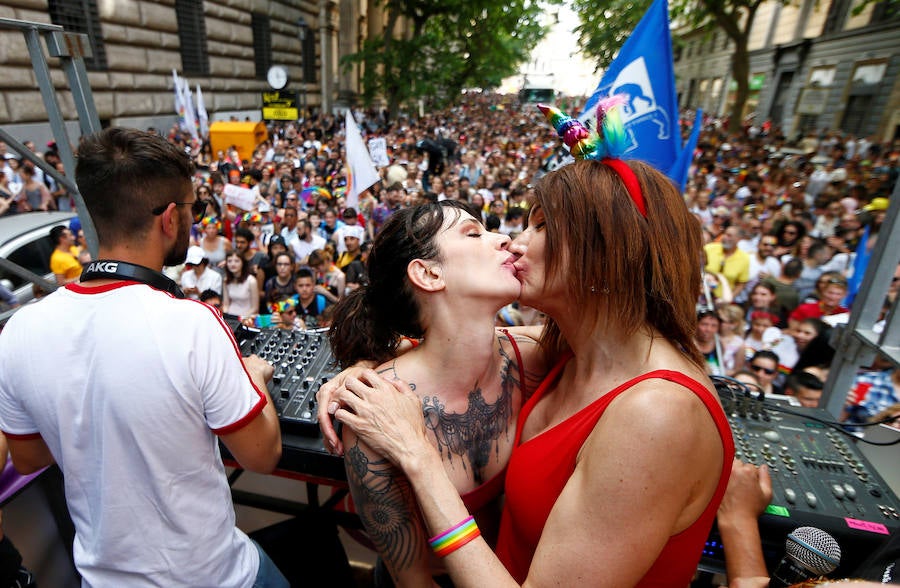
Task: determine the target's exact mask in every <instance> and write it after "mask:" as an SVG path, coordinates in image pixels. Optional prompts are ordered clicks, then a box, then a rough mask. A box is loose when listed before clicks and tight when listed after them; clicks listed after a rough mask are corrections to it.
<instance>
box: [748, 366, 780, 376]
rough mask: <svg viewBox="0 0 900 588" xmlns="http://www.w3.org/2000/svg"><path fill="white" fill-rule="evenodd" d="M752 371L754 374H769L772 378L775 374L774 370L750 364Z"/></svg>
mask: <svg viewBox="0 0 900 588" xmlns="http://www.w3.org/2000/svg"><path fill="white" fill-rule="evenodd" d="M750 369H751V370H753V371H754V372H763V373H764V374H767V375H770V376H771V375H772V374H774V373H775V370H774V369H772V368H767V367H763V366H761V365H753V364H750Z"/></svg>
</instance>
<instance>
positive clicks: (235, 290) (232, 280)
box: [222, 248, 259, 316]
mask: <svg viewBox="0 0 900 588" xmlns="http://www.w3.org/2000/svg"><path fill="white" fill-rule="evenodd" d="M258 311H259V286H258V285H257V282H256V276H254V275H252V274H251V273H250V264H249V263H248V262H247V260H246V258H245V257H244V256H243V255H241V254H240V252H239V248H235V250H234V251H232V252H231V253H229V254H228V256H227V257H225V284H224V286H223V288H222V312H224V313H225V314H232V315H236V316H249V315H251V314H256V313H257V312H258Z"/></svg>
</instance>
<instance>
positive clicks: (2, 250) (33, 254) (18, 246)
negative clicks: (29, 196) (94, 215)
mask: <svg viewBox="0 0 900 588" xmlns="http://www.w3.org/2000/svg"><path fill="white" fill-rule="evenodd" d="M75 216H76V215H75V213H73V212H27V213H24V214H14V215H9V216H3V217H0V257H2V258H3V259H6V260H9V261H11V262H13V263H15V264H16V265H19V266H21V267H23V268H25V269H27V270H29V271H31V272H33V273H35V274H37V275H39V276H43V277H44V278H46V279H47V280H48V281H50V282H53V283H56V280H55V279H54V277H53V273H52V272H51V271H50V254H51V253H53V243H51V242H50V229H52V228H53V227H55V226H57V225H64V226H69V221H71V220H72V218H74V217H75ZM0 280H2V281H3V284H4V285H5V286H6V287H7V288H9V289H10V290H12V292H13V294H15V296H16V298H17V299H18V300H19V304H25V303H26V302H28V301H30V300H31V299H32V298H34V294H33V291H32V287H31V282H30V281H28V280H26V279H25V278H23V277H22V276H19V275H17V274H15V273H13V272H12V271H10V270H9V269H7V268H5V267H0ZM0 310H7V308H6V306H5V304H4V303H3V302H2V301H0ZM7 315H8V313H4V314H3V316H2V317H0V318H8V316H7Z"/></svg>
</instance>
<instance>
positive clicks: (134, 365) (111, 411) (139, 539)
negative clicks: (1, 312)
mask: <svg viewBox="0 0 900 588" xmlns="http://www.w3.org/2000/svg"><path fill="white" fill-rule="evenodd" d="M0 358H2V369H0V430H2V431H3V432H4V433H6V434H7V435H8V436H9V437H11V438H29V437H35V436H37V435H40V436H41V437H43V439H44V441H45V442H46V444H47V446H48V447H49V449H50V451H51V453H52V454H53V457H54V458H55V459H56V462H57V463H58V464H59V466H60V467H61V468H62V471H63V473H64V475H65V490H66V501H67V503H68V506H69V511H70V513H71V515H72V520H73V521H74V523H75V529H76V537H75V545H74V557H75V563H76V566H77V567H78V571H79V572H80V573H81V575H82V577H83V579H84V584H85V585H86V586H129V587H144V586H148V587H149V586H192V587H196V586H210V587H212V586H216V587H226V586H229V587H242V588H244V587H249V586H251V585H252V583H253V581H254V579H255V577H256V573H257V569H258V568H259V555H258V553H257V551H256V548H255V547H254V545H253V544H252V542H251V541H250V540H249V539H248V538H247V536H246V535H245V534H244V533H242V532H241V531H239V530H238V529H237V528H236V527H235V522H234V507H233V506H232V502H231V492H230V489H229V486H228V481H227V479H226V476H225V471H224V467H223V465H222V460H221V456H220V454H219V446H218V439H217V437H216V435H217V434H220V435H221V434H226V433H230V432H234V431H236V430H238V429H240V428H241V427H242V426H244V425H245V424H247V423H249V422H250V421H252V420H253V419H254V418H255V417H256V416H257V415H258V414H259V413H260V412H261V411H262V409H263V406H264V405H265V403H266V400H265V396H264V395H263V394H262V393H261V392H260V391H259V390H258V389H257V388H256V387H255V386H254V385H253V383H252V381H251V380H250V376H249V374H248V373H247V371H246V370H245V369H244V366H243V362H242V361H241V357H240V352H239V350H238V347H237V345H236V343H235V341H234V338H233V337H232V335H231V332H230V331H229V329H228V328H227V326H226V325H225V324H224V323H223V322H222V320H221V318H220V317H219V316H218V314H217V313H216V312H215V311H214V310H213V309H212V308H211V307H209V306H207V305H205V304H202V303H200V302H196V301H193V300H178V299H175V298H173V297H172V296H170V295H169V294H166V293H164V292H161V291H159V290H155V289H153V288H151V287H149V286H145V285H143V284H136V283H133V282H119V283H115V284H111V285H109V286H103V287H99V288H86V287H84V286H82V285H80V284H69V285H68V286H67V287H66V288H60V289H59V290H57V291H56V292H54V293H53V294H50V295H49V296H47V297H46V298H45V299H44V300H42V301H40V302H38V303H36V304H33V305H28V306H26V307H24V308H22V309H21V311H19V312H18V313H16V314H15V315H14V316H13V317H12V319H10V321H9V323H8V324H7V326H6V328H5V329H4V331H3V333H2V334H0Z"/></svg>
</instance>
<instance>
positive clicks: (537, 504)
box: [335, 111, 734, 586]
mask: <svg viewBox="0 0 900 588" xmlns="http://www.w3.org/2000/svg"><path fill="white" fill-rule="evenodd" d="M557 112H558V111H555V112H554V111H551V113H552V114H553V116H554V121H555V122H559V123H560V124H559V125H558V127H562V125H563V124H566V125H568V126H570V127H571V126H574V125H575V123H574V122H572V123H569V122H568V121H571V120H572V119H569V118H568V117H565V115H562V114H561V113H559V116H557ZM598 118H601V119H602V120H604V137H608V138H611V137H619V136H624V132H622V131H621V127H620V126H619V125H620V124H621V118H619V117H618V116H614V115H612V116H610V115H606V116H603V117H598ZM563 121H564V122H563ZM606 125H615V126H616V127H617V129H616V130H617V131H618V132H606V128H607V127H606ZM555 126H557V125H555ZM583 136H587V132H586V131H585V133H584V135H583ZM571 137H572V135H570V138H571ZM604 144H605V143H604ZM576 146H577V148H575V147H576ZM571 147H573V151H575V152H576V153H581V154H584V155H587V156H588V157H590V156H591V155H596V156H597V159H596V160H594V159H587V160H579V161H575V162H574V163H572V164H570V165H567V166H564V167H562V168H560V169H557V170H556V171H554V172H551V173H549V174H547V175H546V176H544V177H543V178H542V179H541V182H540V183H539V185H538V186H537V188H536V190H535V196H534V200H533V201H532V202H531V203H530V206H529V210H530V214H529V221H528V228H527V229H526V230H525V231H523V233H522V234H521V235H520V236H519V237H517V239H516V241H514V243H513V245H512V246H511V249H510V250H511V251H512V252H513V253H514V254H516V255H518V256H519V257H518V259H517V260H516V261H515V263H514V267H515V269H516V277H517V278H518V279H519V281H520V282H521V284H522V291H521V295H520V300H521V302H522V303H523V304H526V305H529V306H534V307H536V308H539V309H540V310H543V311H545V312H546V313H547V314H548V316H549V317H550V318H551V319H552V320H551V321H549V322H548V325H547V327H546V329H545V331H544V333H543V336H542V343H543V344H544V346H545V347H546V348H547V349H550V350H558V351H559V352H562V358H561V360H560V361H559V362H558V363H557V364H556V366H555V367H554V368H553V369H552V370H551V371H550V373H549V374H548V376H547V377H546V378H545V380H544V381H543V382H542V384H541V386H540V387H539V389H538V390H537V391H536V392H535V393H534V394H533V395H532V396H531V398H530V399H529V401H528V403H527V404H526V405H525V407H523V410H522V413H521V414H520V417H519V426H518V427H517V432H516V438H515V443H514V446H515V449H514V450H513V453H512V456H511V459H510V464H509V466H508V471H507V481H506V503H505V507H504V509H505V512H504V517H503V522H502V524H501V530H500V536H499V539H498V544H497V555H496V556H495V555H494V553H492V552H491V550H490V547H489V545H488V543H487V542H485V541H484V540H483V539H482V538H481V537H479V536H478V532H477V531H476V529H477V527H476V526H475V524H474V522H473V521H472V519H471V518H469V513H468V511H467V510H466V507H465V504H464V502H463V501H462V500H461V499H460V497H459V494H458V493H457V491H456V488H455V487H454V485H453V483H452V480H450V479H449V478H448V475H447V472H446V470H445V468H444V466H443V464H442V461H441V457H440V454H439V453H438V452H437V451H435V449H434V447H433V444H432V442H431V440H430V439H429V437H428V435H427V426H426V425H425V422H423V418H422V412H421V410H422V403H421V399H420V398H419V397H418V396H416V394H415V393H413V392H412V391H410V390H409V387H408V386H403V385H400V384H397V383H395V382H387V381H385V380H384V379H383V378H381V377H380V376H379V375H378V374H377V373H375V372H374V371H368V372H366V374H365V375H364V376H363V377H361V378H348V379H347V380H346V382H345V386H346V389H345V390H342V391H341V392H340V393H339V395H338V398H339V399H340V400H341V402H342V403H343V405H342V406H344V407H345V408H337V410H336V411H335V416H336V417H337V418H338V420H339V421H340V422H342V423H343V424H344V426H345V428H350V429H352V430H353V431H354V432H355V433H356V434H357V435H358V436H359V437H360V438H361V439H362V440H363V441H364V442H365V443H366V444H367V445H368V446H369V447H371V448H373V450H375V451H377V452H378V453H379V454H381V455H384V456H385V457H387V458H388V459H389V460H390V461H391V462H392V463H393V464H395V465H396V466H398V467H400V469H402V470H403V472H404V474H406V477H407V479H408V480H409V483H410V486H411V489H412V491H413V492H414V493H415V495H416V497H417V499H418V506H419V508H420V511H421V512H422V515H423V518H424V520H425V522H426V525H427V528H428V534H431V535H434V536H435V538H434V541H433V542H431V546H432V548H433V549H434V550H435V552H436V554H438V555H451V554H452V556H450V557H445V558H444V562H445V564H446V566H447V568H448V569H449V571H450V575H451V577H452V578H453V582H454V584H455V585H456V586H483V585H492V586H496V585H513V584H522V583H523V582H526V581H527V583H528V584H534V585H550V584H554V585H570V584H578V583H584V582H590V583H593V584H595V585H597V584H600V585H616V586H621V585H634V584H641V583H654V582H665V583H670V584H678V585H680V584H687V583H689V582H690V579H691V577H692V576H693V574H694V571H695V569H696V564H697V561H698V560H699V558H700V553H701V551H702V548H703V545H704V543H705V540H706V537H707V534H708V532H709V528H710V526H711V524H712V520H713V518H714V516H715V511H716V509H717V508H718V505H719V502H720V500H721V497H722V494H723V493H724V491H725V486H726V483H727V480H728V475H729V473H730V469H731V461H732V456H733V450H734V449H733V444H732V440H731V432H730V429H729V427H728V424H727V420H726V419H725V416H724V413H723V412H722V409H721V406H720V405H719V403H718V398H717V396H716V394H715V392H714V390H713V388H712V385H711V383H710V382H709V379H708V377H707V376H706V373H705V369H704V365H703V359H702V357H701V355H700V353H699V352H698V350H697V348H696V346H695V344H694V342H693V337H692V335H693V331H694V329H695V328H696V320H697V318H696V314H695V313H696V309H695V304H696V301H697V297H698V296H699V293H700V283H699V280H700V275H699V272H697V271H696V265H697V260H698V259H699V255H700V247H701V237H700V227H699V224H698V223H697V221H696V219H695V217H694V216H693V215H691V213H690V212H689V211H688V209H687V207H686V206H685V204H684V200H683V199H682V197H681V195H680V194H679V192H678V190H677V189H676V188H675V187H674V186H673V185H672V183H671V182H670V181H669V180H668V178H666V177H665V176H664V175H662V174H661V173H659V172H657V171H656V170H654V169H653V168H651V167H649V166H647V165H645V164H642V163H640V162H624V161H622V160H619V159H614V158H603V156H604V155H618V154H619V153H621V152H622V151H624V148H621V149H619V148H615V149H609V148H608V147H607V148H606V149H602V148H601V147H602V146H601V145H598V146H597V148H596V149H586V147H588V145H587V144H579V143H574V144H573V145H572V146H571ZM604 151H605V153H604ZM601 159H602V161H601ZM673 235H678V238H677V239H676V238H673ZM642 294H643V295H642ZM398 392H400V393H398ZM651 407H652V408H651ZM635 435H637V436H638V437H640V438H641V439H642V440H643V442H642V443H641V444H639V445H638V446H636V445H635V444H634V443H633V440H634V438H635ZM598 497H600V498H599V499H598Z"/></svg>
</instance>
